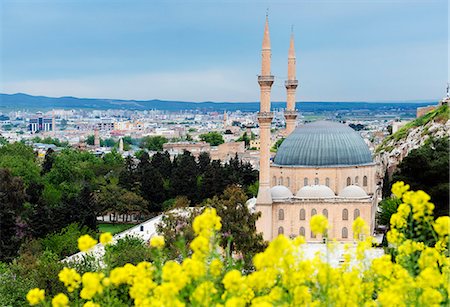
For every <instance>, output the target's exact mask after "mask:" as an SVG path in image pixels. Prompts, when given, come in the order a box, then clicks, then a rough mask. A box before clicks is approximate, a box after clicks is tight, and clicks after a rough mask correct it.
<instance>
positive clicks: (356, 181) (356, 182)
mask: <svg viewBox="0 0 450 307" xmlns="http://www.w3.org/2000/svg"><path fill="white" fill-rule="evenodd" d="M358 183H359V177H358V176H356V177H355V184H356V185H357V184H358Z"/></svg>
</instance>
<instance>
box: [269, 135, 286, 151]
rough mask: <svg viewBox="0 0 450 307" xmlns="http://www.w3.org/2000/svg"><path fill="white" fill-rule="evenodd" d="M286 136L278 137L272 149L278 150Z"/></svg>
mask: <svg viewBox="0 0 450 307" xmlns="http://www.w3.org/2000/svg"><path fill="white" fill-rule="evenodd" d="M283 141H284V138H281V139H278V140H277V141H276V142H275V144H273V146H272V148H270V151H272V152H277V150H278V148H279V147H280V146H281V144H282V143H283Z"/></svg>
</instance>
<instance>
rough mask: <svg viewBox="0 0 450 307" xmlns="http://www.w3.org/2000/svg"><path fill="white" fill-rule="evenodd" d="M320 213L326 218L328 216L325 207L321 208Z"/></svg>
mask: <svg viewBox="0 0 450 307" xmlns="http://www.w3.org/2000/svg"><path fill="white" fill-rule="evenodd" d="M322 214H323V215H324V216H325V217H326V218H328V210H327V209H323V210H322Z"/></svg>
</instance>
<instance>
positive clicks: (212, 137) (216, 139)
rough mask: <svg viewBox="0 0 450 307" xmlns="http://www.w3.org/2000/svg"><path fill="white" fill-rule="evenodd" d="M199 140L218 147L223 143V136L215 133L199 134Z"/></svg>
mask: <svg viewBox="0 0 450 307" xmlns="http://www.w3.org/2000/svg"><path fill="white" fill-rule="evenodd" d="M199 138H200V140H202V141H204V142H206V143H209V144H210V145H211V146H218V145H220V144H223V143H225V141H224V139H223V136H222V135H221V134H220V133H219V132H216V131H211V132H208V133H204V134H200V135H199Z"/></svg>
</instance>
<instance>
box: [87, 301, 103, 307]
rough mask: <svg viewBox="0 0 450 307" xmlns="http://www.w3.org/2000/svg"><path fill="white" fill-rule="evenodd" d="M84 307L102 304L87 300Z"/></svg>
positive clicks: (97, 306) (96, 306)
mask: <svg viewBox="0 0 450 307" xmlns="http://www.w3.org/2000/svg"><path fill="white" fill-rule="evenodd" d="M83 307H100V305H99V304H97V303H94V302H93V301H87V302H86V303H84V305H83Z"/></svg>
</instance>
